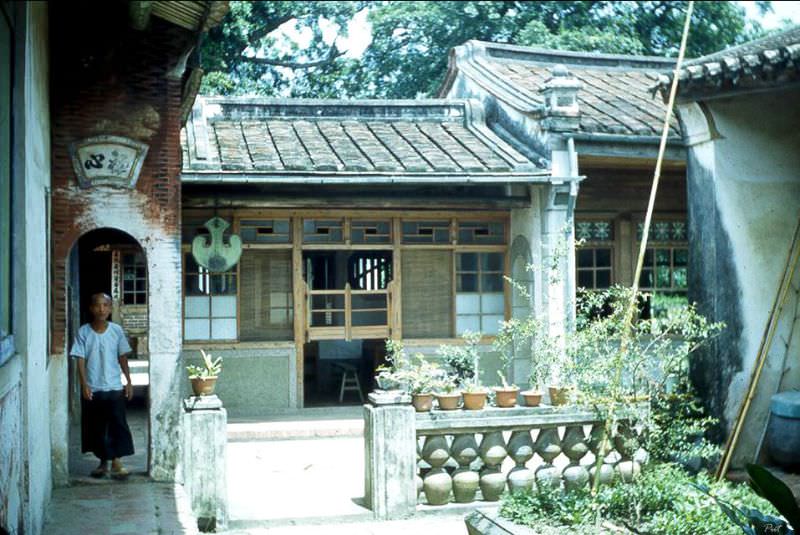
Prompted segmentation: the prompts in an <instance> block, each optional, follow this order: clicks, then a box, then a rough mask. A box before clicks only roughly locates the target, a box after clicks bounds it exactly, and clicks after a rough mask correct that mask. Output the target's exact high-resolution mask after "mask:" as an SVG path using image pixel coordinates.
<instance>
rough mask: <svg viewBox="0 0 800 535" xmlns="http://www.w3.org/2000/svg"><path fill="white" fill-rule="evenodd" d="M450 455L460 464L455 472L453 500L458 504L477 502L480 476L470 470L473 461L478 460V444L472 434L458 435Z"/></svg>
mask: <svg viewBox="0 0 800 535" xmlns="http://www.w3.org/2000/svg"><path fill="white" fill-rule="evenodd" d="M450 453H451V454H452V457H453V459H454V460H455V461H456V462H457V463H458V468H456V470H455V472H453V499H454V500H455V501H456V502H458V503H470V502H473V501H475V494H476V493H477V492H478V486H479V483H480V476H479V475H478V472H475V471H473V470H471V469H470V465H471V464H472V461H474V460H475V459H477V458H478V443H477V442H476V440H475V435H473V434H472V433H468V434H464V435H456V437H455V438H454V439H453V444H452V445H451V446H450Z"/></svg>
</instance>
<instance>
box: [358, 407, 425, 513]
mask: <svg viewBox="0 0 800 535" xmlns="http://www.w3.org/2000/svg"><path fill="white" fill-rule="evenodd" d="M410 403H411V398H410V396H408V395H407V394H399V393H388V392H387V393H383V394H381V393H376V392H372V393H371V394H369V404H368V405H365V406H364V454H365V463H364V464H365V466H364V468H365V469H364V496H365V498H366V501H367V504H368V506H369V508H370V509H372V513H373V515H374V516H375V518H376V519H381V520H385V519H390V518H402V517H404V516H409V515H412V514H413V513H414V511H415V509H416V506H417V488H416V481H415V476H416V473H417V447H416V445H417V432H416V426H415V413H414V408H413V407H412V406H411V404H410Z"/></svg>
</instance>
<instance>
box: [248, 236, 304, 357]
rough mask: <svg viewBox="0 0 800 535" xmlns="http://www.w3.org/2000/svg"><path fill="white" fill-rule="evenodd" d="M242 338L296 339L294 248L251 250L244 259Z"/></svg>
mask: <svg viewBox="0 0 800 535" xmlns="http://www.w3.org/2000/svg"><path fill="white" fill-rule="evenodd" d="M240 264H241V265H240V268H239V269H240V274H241V286H242V287H241V304H240V309H239V312H240V318H239V339H240V340H243V341H271V340H292V339H293V338H294V319H293V318H294V313H293V307H294V300H293V298H292V253H291V251H278V250H273V251H267V250H247V251H244V252H243V253H242V258H241V260H240Z"/></svg>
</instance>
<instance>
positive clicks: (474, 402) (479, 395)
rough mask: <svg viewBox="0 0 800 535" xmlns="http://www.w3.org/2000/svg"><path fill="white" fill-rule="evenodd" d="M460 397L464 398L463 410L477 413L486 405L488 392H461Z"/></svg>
mask: <svg viewBox="0 0 800 535" xmlns="http://www.w3.org/2000/svg"><path fill="white" fill-rule="evenodd" d="M461 395H462V396H464V409H466V410H468V411H479V410H481V409H483V407H484V406H485V405H486V398H487V397H488V396H489V392H461Z"/></svg>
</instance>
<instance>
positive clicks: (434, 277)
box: [401, 250, 454, 338]
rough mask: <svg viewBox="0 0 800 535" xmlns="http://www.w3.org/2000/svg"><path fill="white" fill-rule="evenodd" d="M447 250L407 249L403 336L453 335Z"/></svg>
mask: <svg viewBox="0 0 800 535" xmlns="http://www.w3.org/2000/svg"><path fill="white" fill-rule="evenodd" d="M452 255H453V253H452V252H450V251H431V250H428V251H425V250H408V251H405V252H404V253H403V257H402V266H401V269H402V278H403V285H402V292H403V293H402V303H403V309H402V312H403V337H404V338H450V337H451V336H453V333H454V330H453V310H452V304H453V268H452V265H453V264H452V262H453V260H452V258H453V257H452Z"/></svg>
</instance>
